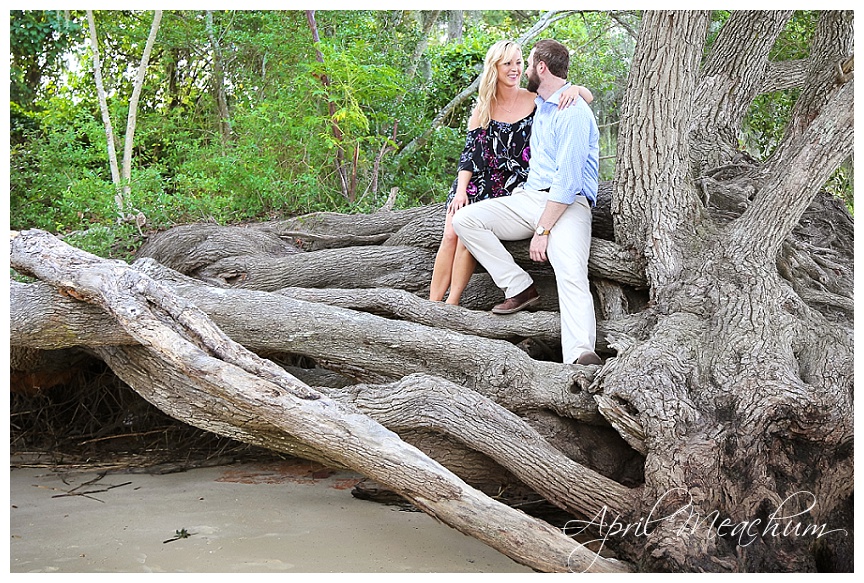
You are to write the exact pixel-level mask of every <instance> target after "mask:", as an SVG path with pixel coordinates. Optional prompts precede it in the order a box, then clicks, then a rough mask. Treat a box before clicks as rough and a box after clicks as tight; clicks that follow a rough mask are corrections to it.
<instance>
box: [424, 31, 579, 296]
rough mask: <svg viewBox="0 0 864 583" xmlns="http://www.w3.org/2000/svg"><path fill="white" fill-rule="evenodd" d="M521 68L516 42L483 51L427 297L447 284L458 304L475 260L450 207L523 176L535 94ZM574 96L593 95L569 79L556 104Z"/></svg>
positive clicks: (502, 192)
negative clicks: (475, 96)
mask: <svg viewBox="0 0 864 583" xmlns="http://www.w3.org/2000/svg"><path fill="white" fill-rule="evenodd" d="M523 71H524V64H523V62H522V48H521V47H520V46H519V45H518V44H517V43H515V42H513V41H509V40H504V41H499V42H497V43H495V44H494V45H492V46H491V47H490V48H489V50H488V51H487V52H486V60H485V62H484V64H483V73H482V75H481V77H480V87H479V89H478V99H477V105H476V107H475V108H474V111H473V112H472V113H471V118H470V119H469V121H468V137H467V139H466V140H465V149H464V150H463V151H462V155H461V157H460V158H459V167H458V168H459V173H458V174H457V177H456V180H455V181H454V182H453V186H452V187H451V188H450V193H449V195H448V196H447V218H446V221H445V223H444V235H443V237H442V238H441V245H440V247H439V248H438V254H437V255H436V257H435V267H434V270H433V272H432V282H431V284H430V286H429V299H430V300H432V301H436V302H437V301H441V300H443V299H444V295H445V294H446V293H447V289H448V288H449V289H450V293H449V294H448V295H447V303H448V304H453V305H458V304H459V301H460V299H461V297H462V292H463V291H464V290H465V286H467V285H468V281H469V280H470V279H471V275H472V274H473V273H474V268H475V267H476V265H477V262H476V261H475V259H474V257H473V256H472V255H471V254H470V253H469V252H468V250H467V249H465V247H464V245H462V243H461V242H460V241H459V238H458V237H457V236H456V233H455V232H454V231H453V224H452V220H453V213H455V212H456V211H457V210H459V209H460V208H462V207H463V206H465V205H467V204H471V203H473V202H477V201H478V200H484V199H487V198H496V197H499V196H509V195H510V194H511V193H512V192H513V189H514V188H516V187H517V186H520V185H521V184H523V183H524V182H525V180H527V178H528V160H529V157H530V147H529V140H530V138H531V124H532V122H533V120H534V98H535V97H537V94H536V93H532V92H530V91H528V90H526V89H523V88H521V87H520V86H519V82H520V81H521V79H522V73H523ZM579 97H582V99H584V100H585V101H586V102H587V103H591V101H592V100H593V95H592V94H591V92H590V91H589V90H588V89H586V88H585V87H581V86H578V85H574V86H573V87H571V88H570V89H568V90H567V91H566V92H565V93H564V94H563V95H562V97H561V102H560V107H562V108H564V107H568V106H569V105H570V104H572V103H573V102H575V101H576V99H578V98H579Z"/></svg>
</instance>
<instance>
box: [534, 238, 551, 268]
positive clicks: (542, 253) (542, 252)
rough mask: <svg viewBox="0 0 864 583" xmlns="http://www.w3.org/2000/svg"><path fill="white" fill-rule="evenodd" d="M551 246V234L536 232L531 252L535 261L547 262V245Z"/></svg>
mask: <svg viewBox="0 0 864 583" xmlns="http://www.w3.org/2000/svg"><path fill="white" fill-rule="evenodd" d="M548 246H549V235H538V234H536V233H535V234H534V237H532V239H531V247H530V248H529V253H530V255H531V259H532V260H533V261H537V262H538V263H545V262H546V247H548Z"/></svg>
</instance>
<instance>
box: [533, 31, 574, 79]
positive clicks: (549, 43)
mask: <svg viewBox="0 0 864 583" xmlns="http://www.w3.org/2000/svg"><path fill="white" fill-rule="evenodd" d="M540 61H543V62H544V63H546V67H547V68H548V69H549V72H550V73H552V74H553V75H555V76H556V77H560V78H561V79H566V78H567V72H568V70H569V69H570V51H568V50H567V47H565V46H564V45H562V44H561V43H559V42H558V41H556V40H552V39H549V38H547V39H543V40H540V41H537V43H536V44H535V45H534V64H535V65H536V64H537V63H539V62H540Z"/></svg>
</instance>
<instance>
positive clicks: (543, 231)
mask: <svg viewBox="0 0 864 583" xmlns="http://www.w3.org/2000/svg"><path fill="white" fill-rule="evenodd" d="M534 232H535V233H537V234H538V235H540V236H541V237H542V236H544V235H548V234H549V233H551V231H550V230H549V229H547V228H546V227H543V226H542V225H537V228H536V229H534Z"/></svg>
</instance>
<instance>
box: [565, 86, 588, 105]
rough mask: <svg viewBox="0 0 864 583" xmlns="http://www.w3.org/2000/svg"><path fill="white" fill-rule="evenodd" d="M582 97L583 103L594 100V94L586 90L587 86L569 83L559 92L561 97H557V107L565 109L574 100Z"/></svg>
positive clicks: (574, 101)
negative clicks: (569, 84)
mask: <svg viewBox="0 0 864 583" xmlns="http://www.w3.org/2000/svg"><path fill="white" fill-rule="evenodd" d="M579 97H582V99H584V100H585V103H591V102H592V101H594V95H593V94H592V93H591V91H589V90H588V88H587V87H582V86H581V85H571V86H570V87H568V88H567V89H565V90H564V92H563V93H562V94H561V97H560V98H559V99H558V109H566V108H568V107H570V106H571V105H573V104H574V103H576V100H577V99H578V98H579Z"/></svg>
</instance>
